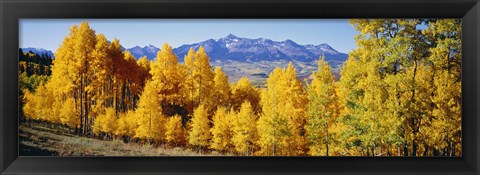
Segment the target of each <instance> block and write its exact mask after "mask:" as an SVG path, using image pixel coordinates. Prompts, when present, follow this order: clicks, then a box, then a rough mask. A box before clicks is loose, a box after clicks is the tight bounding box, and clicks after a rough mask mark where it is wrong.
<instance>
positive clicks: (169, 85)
mask: <svg viewBox="0 0 480 175" xmlns="http://www.w3.org/2000/svg"><path fill="white" fill-rule="evenodd" d="M150 73H151V74H152V82H153V83H154V84H155V86H156V88H157V89H158V91H159V94H160V96H159V98H161V99H162V103H160V104H161V105H162V106H163V107H164V109H163V110H164V113H168V114H171V115H173V113H172V111H173V112H174V109H171V110H169V108H171V106H173V105H180V104H181V101H180V100H181V92H180V90H181V89H182V87H181V86H182V82H183V81H185V80H184V78H185V76H184V75H183V70H181V67H180V66H179V64H178V60H177V56H176V55H175V54H173V52H172V47H171V46H170V45H168V44H164V45H163V46H162V49H161V50H160V51H159V52H158V54H157V57H156V58H155V61H154V62H153V63H152V65H151V71H150Z"/></svg>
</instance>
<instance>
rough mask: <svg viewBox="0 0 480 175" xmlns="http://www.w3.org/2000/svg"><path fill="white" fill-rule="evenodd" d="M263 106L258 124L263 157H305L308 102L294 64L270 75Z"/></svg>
mask: <svg viewBox="0 0 480 175" xmlns="http://www.w3.org/2000/svg"><path fill="white" fill-rule="evenodd" d="M260 103H261V105H262V111H263V113H262V115H260V118H259V120H258V124H257V125H258V126H257V128H258V135H259V140H258V145H259V146H260V148H261V149H260V154H262V155H273V156H275V155H303V154H305V150H306V140H305V136H304V132H303V130H304V125H305V114H306V104H308V99H307V96H306V94H305V92H304V89H303V86H302V83H301V81H300V80H299V79H298V77H297V75H296V70H295V69H294V68H293V65H292V64H291V63H290V64H289V65H288V67H287V68H286V69H284V70H282V69H280V68H277V69H274V70H273V72H272V73H271V74H270V75H269V78H268V79H267V89H266V90H264V91H263V92H262V98H261V102H260Z"/></svg>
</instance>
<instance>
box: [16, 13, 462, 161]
mask: <svg viewBox="0 0 480 175" xmlns="http://www.w3.org/2000/svg"><path fill="white" fill-rule="evenodd" d="M349 22H350V24H351V25H352V27H353V28H354V29H355V30H356V31H357V35H356V37H355V38H354V39H355V41H356V44H357V48H356V49H355V50H353V51H351V52H350V53H349V57H348V59H347V61H346V62H345V63H344V64H343V66H342V68H341V71H340V78H339V79H338V80H336V79H335V77H334V75H333V74H332V71H331V68H330V66H329V64H328V63H327V62H326V61H325V58H324V57H321V58H319V59H318V70H317V71H314V72H312V77H313V79H312V80H307V79H305V80H301V79H299V78H298V76H297V71H296V69H295V67H294V66H293V65H292V64H288V65H286V66H285V67H278V68H276V69H274V70H273V71H272V72H271V73H270V74H269V75H268V78H267V83H266V86H265V87H256V86H254V85H253V84H252V83H251V81H250V80H249V79H248V78H246V77H244V78H241V79H240V80H238V82H235V83H228V76H227V75H226V74H225V73H224V72H223V71H222V68H221V67H212V66H211V64H210V58H209V56H208V55H207V54H206V52H205V50H204V48H202V47H200V48H199V49H198V50H193V49H190V51H189V52H188V54H186V55H178V56H177V55H175V54H173V52H172V47H171V46H170V45H169V44H164V45H163V46H162V48H161V49H160V51H158V54H157V56H156V58H155V60H153V61H149V60H148V59H147V58H146V57H141V58H135V57H134V56H132V54H131V53H129V52H128V51H122V49H121V48H122V46H121V44H120V41H119V40H118V39H114V40H113V41H109V40H107V38H106V37H105V36H104V35H103V34H101V33H96V32H95V30H94V29H92V28H91V27H90V25H89V24H88V23H87V22H82V23H81V24H79V25H73V26H72V27H71V28H70V30H69V34H68V35H67V36H65V38H64V40H63V42H62V43H60V46H59V48H58V50H56V52H55V53H54V58H53V59H52V58H50V57H48V56H46V55H36V54H33V53H24V52H23V51H22V50H20V51H19V60H20V61H19V91H20V92H19V93H20V99H19V101H20V109H21V110H20V121H21V122H22V123H30V122H43V123H51V124H55V125H50V126H51V127H56V125H62V126H65V127H68V128H70V129H71V130H72V132H73V133H75V134H76V135H79V136H82V137H90V138H95V139H100V140H122V141H123V142H125V143H131V142H135V143H141V144H149V145H154V146H158V145H171V146H174V147H182V148H191V149H195V150H201V151H206V152H208V151H217V152H220V153H229V154H231V155H236V156H461V155H462V128H461V126H462V120H461V118H462V113H461V109H462V105H461V104H462V98H461V97H462V92H461V82H462V78H461V65H462V55H461V44H462V43H461V21H460V19H350V20H349ZM179 57H180V58H179ZM180 59H181V60H180Z"/></svg>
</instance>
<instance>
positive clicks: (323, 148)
mask: <svg viewBox="0 0 480 175" xmlns="http://www.w3.org/2000/svg"><path fill="white" fill-rule="evenodd" d="M307 93H308V99H309V102H308V114H307V123H306V125H305V130H306V132H307V140H308V142H309V145H310V146H309V154H310V155H313V156H323V155H324V156H329V146H330V148H331V147H332V146H331V144H330V143H331V142H332V141H330V140H333V139H332V136H331V135H332V134H331V133H329V132H328V131H329V128H330V127H331V126H332V125H333V122H334V120H335V118H336V114H337V110H338V109H337V106H336V103H337V102H336V101H337V97H336V94H335V89H334V77H333V74H332V72H331V69H330V66H329V65H328V63H327V62H325V57H323V56H322V58H321V59H320V60H319V61H318V71H317V72H314V73H313V80H312V83H311V84H310V85H308V86H307Z"/></svg>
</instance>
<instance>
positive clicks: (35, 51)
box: [21, 47, 54, 58]
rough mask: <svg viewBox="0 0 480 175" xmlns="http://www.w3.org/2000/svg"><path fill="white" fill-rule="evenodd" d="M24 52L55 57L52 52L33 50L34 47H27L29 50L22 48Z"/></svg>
mask: <svg viewBox="0 0 480 175" xmlns="http://www.w3.org/2000/svg"><path fill="white" fill-rule="evenodd" d="M21 49H22V51H23V52H33V53H36V54H39V55H42V54H47V55H48V56H50V57H52V58H53V57H54V55H53V52H52V51H51V50H45V49H43V48H33V47H27V48H21Z"/></svg>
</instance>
